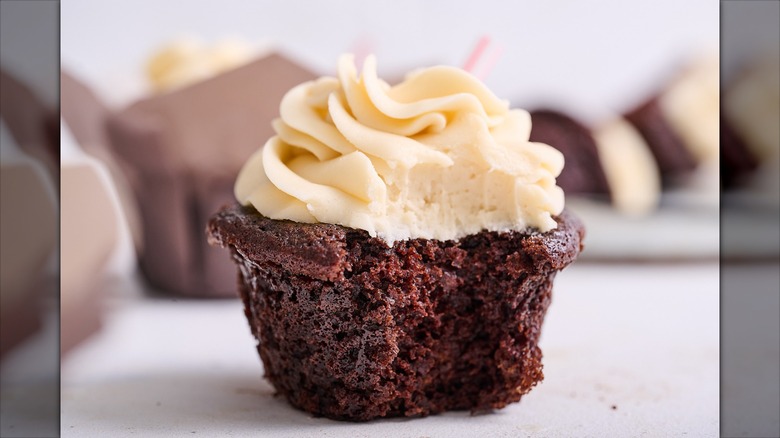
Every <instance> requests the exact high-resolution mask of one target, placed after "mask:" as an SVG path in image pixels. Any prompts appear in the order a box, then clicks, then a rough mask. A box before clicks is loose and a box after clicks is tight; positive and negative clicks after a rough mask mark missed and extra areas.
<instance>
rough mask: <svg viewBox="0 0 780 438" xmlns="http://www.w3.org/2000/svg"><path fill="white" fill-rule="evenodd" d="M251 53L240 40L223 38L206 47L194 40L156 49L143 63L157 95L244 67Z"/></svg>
mask: <svg viewBox="0 0 780 438" xmlns="http://www.w3.org/2000/svg"><path fill="white" fill-rule="evenodd" d="M251 57H252V50H251V49H250V48H249V46H248V45H247V44H245V43H243V42H242V41H240V40H236V39H225V40H223V41H220V42H218V43H216V44H214V45H213V46H211V47H209V46H206V45H204V44H203V43H201V42H200V41H198V40H196V39H190V38H184V39H179V40H176V41H174V42H172V43H171V44H169V45H167V46H165V47H163V48H162V49H160V50H159V51H158V52H157V53H156V54H154V55H153V56H152V58H151V59H150V60H149V63H148V64H147V69H146V73H147V76H148V78H149V81H150V82H151V83H152V85H153V86H154V88H155V90H157V91H158V92H163V91H168V90H172V89H174V88H179V87H183V86H185V85H189V84H193V83H195V82H198V81H201V80H203V79H206V78H209V77H211V76H214V75H216V74H218V73H221V72H223V71H226V70H230V69H232V68H235V67H238V66H240V65H242V64H245V63H246V62H247V61H249V60H250V59H251Z"/></svg>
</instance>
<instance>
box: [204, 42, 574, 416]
mask: <svg viewBox="0 0 780 438" xmlns="http://www.w3.org/2000/svg"><path fill="white" fill-rule="evenodd" d="M280 113H281V114H280V118H279V119H277V120H275V121H274V129H275V132H276V135H275V136H273V137H271V138H270V139H268V141H267V142H266V143H265V146H264V147H262V148H261V149H259V150H258V151H257V152H256V153H255V154H254V155H253V156H252V157H251V158H250V159H249V161H248V162H247V163H246V164H245V166H244V167H243V169H242V170H241V172H240V174H239V176H238V179H237V181H236V185H235V194H236V198H237V199H238V203H237V204H235V205H233V206H227V207H225V208H223V209H222V210H221V211H220V212H218V213H217V214H216V215H215V216H214V217H213V218H212V220H211V221H210V222H209V225H208V230H207V232H208V236H209V241H210V242H211V243H212V244H214V245H219V246H222V247H226V248H229V249H230V251H231V253H232V257H233V260H234V261H235V262H236V264H237V265H238V268H239V282H238V287H239V291H240V294H241V297H242V299H243V301H244V305H245V313H246V316H247V318H248V319H249V323H250V326H251V329H252V332H253V334H254V336H255V337H256V338H257V340H258V347H257V348H258V351H259V353H260V356H261V358H262V360H263V364H264V366H265V372H266V377H267V378H268V379H269V380H270V381H271V383H272V384H273V385H274V387H275V388H276V390H277V391H278V392H279V393H280V394H283V395H284V396H285V397H286V398H287V399H288V400H289V402H290V403H291V404H293V405H294V406H296V407H298V408H300V409H303V410H305V411H308V412H310V413H313V414H315V415H318V416H326V417H330V418H335V419H347V420H370V419H374V418H379V417H396V416H425V415H430V414H435V413H439V412H443V411H446V410H464V409H465V410H472V411H483V410H489V409H494V408H501V407H504V406H506V405H507V404H508V403H512V402H516V401H518V400H520V398H521V397H522V396H523V394H525V393H527V392H528V391H529V390H531V388H532V387H533V386H534V385H536V384H537V383H538V382H540V381H541V380H542V378H543V374H542V363H541V359H542V353H541V351H540V349H539V347H538V345H537V343H538V340H539V335H540V330H541V325H542V321H543V319H544V315H545V312H546V310H547V307H548V305H549V304H550V297H551V291H552V284H553V279H554V277H555V275H556V273H557V272H558V271H560V270H561V269H563V268H564V267H566V266H567V265H568V264H570V263H571V262H572V261H573V260H574V259H575V258H576V257H577V255H578V254H579V252H580V251H581V250H582V239H583V236H584V229H583V226H582V224H581V223H580V222H579V220H577V219H576V218H575V217H574V216H572V215H571V214H569V213H567V212H566V211H564V195H563V191H562V190H561V189H560V188H559V187H558V186H557V185H556V183H555V178H556V176H557V175H558V174H559V173H560V172H561V169H562V168H563V156H562V154H561V153H560V152H558V151H557V150H555V149H554V148H552V147H550V146H548V145H546V144H542V143H534V142H530V141H529V140H528V139H529V134H530V131H531V119H530V116H529V114H528V112H526V111H523V110H517V109H510V108H509V104H508V102H507V101H505V100H501V99H498V98H497V97H496V96H495V95H493V93H492V92H491V91H490V90H488V89H487V87H486V86H485V85H483V84H482V83H481V82H480V81H479V80H477V79H476V78H475V77H473V76H472V75H470V74H469V73H467V72H465V71H463V70H460V69H457V68H454V67H448V66H438V67H432V68H427V69H421V70H417V71H415V72H413V73H411V74H410V75H408V76H407V78H406V79H405V80H404V81H403V82H401V83H400V84H398V85H395V86H390V85H388V84H387V83H385V82H384V81H382V80H381V79H379V78H378V77H377V69H376V60H375V58H374V57H373V56H369V57H368V58H367V59H366V60H365V62H364V65H363V70H362V73H361V74H358V71H357V69H356V67H355V63H354V60H353V58H352V57H351V56H350V55H345V56H343V57H342V58H341V59H340V60H339V65H338V77H337V78H333V77H324V78H320V79H317V80H314V81H309V82H305V83H303V84H301V85H299V86H297V87H295V88H293V89H292V90H290V91H289V92H288V93H287V94H286V95H285V96H284V98H283V99H282V102H281V105H280Z"/></svg>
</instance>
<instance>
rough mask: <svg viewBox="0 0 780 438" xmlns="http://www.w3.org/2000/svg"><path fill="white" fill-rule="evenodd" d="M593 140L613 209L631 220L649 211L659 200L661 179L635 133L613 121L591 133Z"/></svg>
mask: <svg viewBox="0 0 780 438" xmlns="http://www.w3.org/2000/svg"><path fill="white" fill-rule="evenodd" d="M593 138H594V139H595V141H596V147H597V148H598V151H599V161H600V162H601V167H602V168H603V169H604V174H605V175H606V177H607V182H608V184H609V188H610V192H611V194H612V203H613V205H614V206H615V208H617V209H618V210H619V211H620V212H622V213H625V214H628V215H632V216H640V215H643V214H647V213H650V212H651V211H653V210H654V209H655V208H656V207H657V206H658V202H659V200H660V197H661V177H660V174H659V171H658V165H657V164H656V162H655V159H654V158H653V154H652V152H650V148H649V146H648V145H647V143H646V142H645V140H644V138H643V137H642V135H641V134H640V133H639V131H637V130H636V128H634V127H633V126H632V125H631V124H630V123H629V122H628V121H626V120H625V119H623V118H614V119H611V120H610V121H608V122H607V123H604V124H602V125H601V126H599V127H597V128H596V129H594V131H593Z"/></svg>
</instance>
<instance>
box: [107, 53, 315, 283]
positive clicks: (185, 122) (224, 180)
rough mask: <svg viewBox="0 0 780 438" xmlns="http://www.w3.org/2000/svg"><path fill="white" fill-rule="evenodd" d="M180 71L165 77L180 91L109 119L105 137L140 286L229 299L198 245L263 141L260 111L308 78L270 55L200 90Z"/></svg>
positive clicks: (226, 276) (266, 122)
mask: <svg viewBox="0 0 780 438" xmlns="http://www.w3.org/2000/svg"><path fill="white" fill-rule="evenodd" d="M184 70H185V71H184V72H182V71H180V70H177V69H174V72H173V73H171V75H173V76H176V77H180V78H183V77H185V76H186V79H187V81H188V82H187V83H188V85H186V86H182V87H179V88H176V89H174V90H172V91H168V92H165V93H162V94H159V95H154V96H150V97H148V98H146V99H143V100H141V101H138V102H136V103H134V104H132V105H131V106H129V107H128V108H125V109H123V110H121V111H120V112H118V113H116V114H112V115H111V116H110V117H108V120H107V129H108V134H109V138H110V140H111V146H112V150H113V152H114V154H115V156H116V159H117V162H118V164H119V165H120V166H121V168H122V170H123V173H124V175H125V176H126V177H127V180H128V183H129V185H130V186H131V188H132V193H133V195H134V197H135V200H136V201H137V204H138V210H139V217H140V223H141V225H142V228H143V234H142V236H143V240H142V242H141V244H140V245H139V247H138V255H139V266H140V268H141V272H142V273H143V274H144V277H145V278H146V280H147V281H148V282H149V284H150V285H151V286H153V287H155V288H156V289H157V290H159V291H161V292H163V293H168V294H174V295H184V296H194V297H234V296H235V294H236V292H235V290H234V286H233V280H234V272H233V269H234V268H233V266H232V264H231V263H230V261H229V260H228V257H227V254H225V253H224V252H223V251H222V250H220V249H218V248H213V247H209V246H208V245H207V244H206V243H205V242H204V241H203V239H201V238H200V237H199V236H200V235H201V233H202V230H203V228H204V227H205V225H206V222H207V221H208V218H209V216H210V215H211V214H213V212H214V210H215V209H217V208H219V206H221V205H223V204H224V203H225V202H227V201H229V200H231V199H232V197H233V196H232V186H233V180H234V178H235V174H236V172H238V170H239V169H240V168H241V166H242V165H243V163H244V162H245V161H246V159H247V158H248V157H249V156H250V155H251V154H252V152H253V151H254V150H256V149H257V147H258V146H260V145H262V143H263V141H264V140H263V139H262V138H263V137H266V138H267V136H270V135H271V134H272V133H273V131H272V130H271V127H270V122H271V120H272V118H273V117H274V116H275V114H276V106H277V105H276V104H273V105H272V104H270V103H269V102H273V101H276V102H278V100H279V99H280V98H281V97H282V95H283V94H284V93H285V92H286V91H287V90H288V89H289V88H290V87H291V86H293V85H295V84H298V83H300V82H301V81H305V80H308V79H311V78H313V77H314V74H313V73H311V72H310V71H309V70H308V69H306V68H304V67H303V66H300V65H299V64H297V63H295V62H293V61H291V60H290V59H288V58H286V57H284V56H282V55H280V54H277V53H270V54H267V56H264V57H261V58H258V59H255V60H254V61H252V62H250V63H248V64H246V65H242V66H240V67H237V68H234V69H232V70H229V71H225V72H222V73H219V74H217V75H216V76H213V77H209V78H207V79H202V80H200V81H197V80H195V79H194V78H193V77H190V76H187V75H185V73H186V69H184ZM174 73H175V74H174ZM166 77H167V76H166ZM170 81H171V79H166V82H165V83H166V84H167V86H171V85H170ZM191 81H195V82H194V83H192V82H191Z"/></svg>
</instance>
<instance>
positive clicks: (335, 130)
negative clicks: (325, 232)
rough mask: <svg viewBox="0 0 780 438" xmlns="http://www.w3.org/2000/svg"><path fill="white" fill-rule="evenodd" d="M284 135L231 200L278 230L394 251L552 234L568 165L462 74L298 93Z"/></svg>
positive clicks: (358, 81)
mask: <svg viewBox="0 0 780 438" xmlns="http://www.w3.org/2000/svg"><path fill="white" fill-rule="evenodd" d="M280 113H281V118H280V119H277V120H275V121H274V129H275V131H276V133H277V135H276V136H274V137H272V138H271V139H270V140H268V142H267V143H266V144H265V146H264V147H263V148H262V149H260V150H258V151H257V152H256V153H255V154H254V155H253V156H252V157H251V158H250V159H249V161H248V162H247V163H246V164H245V166H244V168H243V169H242V170H241V172H240V173H239V176H238V180H237V181H236V185H235V195H236V198H237V199H238V200H239V202H241V203H242V204H244V205H249V204H251V205H253V206H254V207H255V208H256V209H257V210H258V211H259V212H260V213H261V214H263V215H265V216H267V217H270V218H272V219H290V220H294V221H298V222H310V223H311V222H321V223H333V224H340V225H344V226H347V227H352V228H359V229H363V230H366V231H368V232H369V233H370V234H371V235H372V236H379V237H380V238H382V239H384V240H385V241H386V242H388V243H392V242H394V241H397V240H404V239H409V238H428V239H438V240H450V239H458V238H460V237H463V236H466V235H469V234H473V233H477V232H480V231H481V230H491V231H504V230H510V229H525V228H528V227H534V228H536V229H538V230H540V231H547V230H550V229H552V228H554V227H555V226H556V222H555V220H554V219H553V216H554V215H557V214H559V213H560V212H561V211H562V210H563V204H564V197H563V191H562V190H561V189H560V187H558V186H557V185H556V184H555V178H556V176H558V174H560V172H561V169H562V168H563V155H562V154H561V153H560V152H559V151H557V150H556V149H554V148H552V147H550V146H548V145H545V144H541V143H533V142H530V141H528V138H529V134H530V132H531V117H530V115H529V113H528V112H526V111H524V110H518V109H510V108H509V103H508V102H507V101H505V100H501V99H498V98H497V97H496V96H495V95H493V93H492V92H490V90H488V89H487V87H486V86H485V85H484V84H482V83H481V82H480V81H479V80H478V79H476V78H475V77H473V76H472V75H470V74H468V73H466V72H465V71H463V70H460V69H457V68H454V67H448V66H437V67H431V68H427V69H422V70H417V71H415V72H412V73H411V74H409V75H408V76H407V77H406V79H405V80H404V81H403V82H401V83H400V84H398V85H395V86H392V87H391V86H390V85H388V84H387V83H385V82H384V81H382V80H380V79H379V78H378V77H377V70H376V59H375V58H374V57H373V56H369V57H367V58H366V60H365V62H364V65H363V71H362V75H360V76H359V75H358V73H357V69H356V68H355V64H354V59H353V57H352V56H351V55H343V56H342V57H341V58H340V60H339V65H338V78H332V77H324V78H320V79H318V80H315V81H311V82H306V83H303V84H301V85H299V86H297V87H295V88H293V89H292V90H290V91H289V92H288V93H287V95H286V96H285V97H284V98H283V99H282V103H281V106H280Z"/></svg>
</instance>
